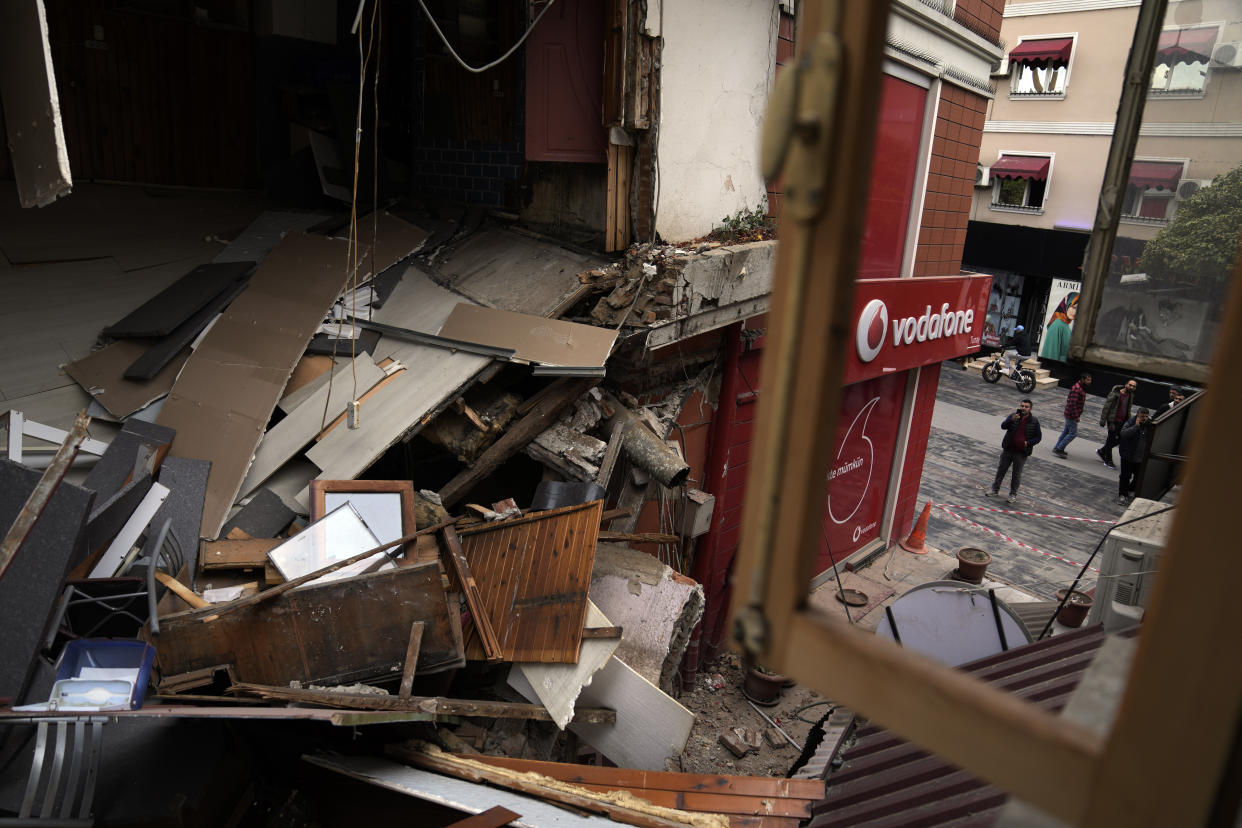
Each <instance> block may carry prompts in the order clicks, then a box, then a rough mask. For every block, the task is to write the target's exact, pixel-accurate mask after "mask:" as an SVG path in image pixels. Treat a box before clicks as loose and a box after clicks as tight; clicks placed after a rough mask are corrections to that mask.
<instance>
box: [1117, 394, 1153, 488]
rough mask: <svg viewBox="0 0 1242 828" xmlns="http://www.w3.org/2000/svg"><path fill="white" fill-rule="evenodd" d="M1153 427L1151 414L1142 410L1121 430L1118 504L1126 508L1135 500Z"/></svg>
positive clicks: (1118, 449) (1144, 409)
mask: <svg viewBox="0 0 1242 828" xmlns="http://www.w3.org/2000/svg"><path fill="white" fill-rule="evenodd" d="M1150 427H1151V412H1150V411H1148V410H1147V409H1146V408H1140V409H1139V410H1138V412H1137V413H1136V414H1135V415H1134V416H1133V417H1131V418H1130V421H1129V422H1128V423H1126V424H1125V425H1124V426H1122V428H1121V437H1120V440H1119V441H1118V443H1117V453H1118V454H1120V455H1121V475H1120V478H1119V479H1118V481H1117V502H1118V503H1119V504H1120V505H1122V506H1125V505H1127V504H1129V502H1130V501H1131V500H1133V499H1134V489H1135V484H1136V483H1137V482H1138V473H1139V469H1141V468H1142V467H1143V455H1145V454H1146V453H1147V430H1148V429H1149V428H1150Z"/></svg>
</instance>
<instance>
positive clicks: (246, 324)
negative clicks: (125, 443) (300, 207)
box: [158, 233, 346, 538]
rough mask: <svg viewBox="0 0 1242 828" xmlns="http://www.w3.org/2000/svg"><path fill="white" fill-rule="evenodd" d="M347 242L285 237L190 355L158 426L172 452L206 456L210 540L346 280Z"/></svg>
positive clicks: (206, 511) (205, 529)
mask: <svg viewBox="0 0 1242 828" xmlns="http://www.w3.org/2000/svg"><path fill="white" fill-rule="evenodd" d="M345 248H346V242H343V241H341V240H339V239H329V238H325V237H322V236H311V235H307V234H304V233H291V234H289V235H287V236H285V237H284V238H283V239H281V241H280V242H279V243H278V244H277V245H276V246H275V247H274V248H273V249H272V252H271V253H270V254H269V255H268V257H267V258H266V259H265V260H264V261H263V263H262V264H261V265H259V268H258V269H257V270H256V271H255V273H254V275H253V276H251V278H250V282H249V284H248V285H247V287H246V289H245V290H244V291H242V293H241V295H239V296H238V297H237V299H235V300H234V301H233V303H232V304H231V305H230V306H229V307H228V309H227V310H226V311H225V312H224V314H223V315H222V316H221V317H220V318H219V319H218V320H217V322H216V324H215V325H213V326H212V327H211V329H210V330H209V331H208V332H207V335H206V336H205V337H204V338H203V340H202V342H201V343H200V344H199V346H198V349H197V350H195V352H194V353H193V354H192V355H191V357H190V358H189V359H188V360H187V361H186V363H185V366H184V367H183V368H182V371H181V375H180V376H179V377H178V378H177V381H176V383H174V385H173V388H172V391H171V392H170V393H169V395H168V400H167V401H166V402H165V403H164V409H163V411H162V412H161V413H160V416H159V419H158V422H159V424H160V425H164V426H168V427H170V428H174V429H176V430H177V437H176V439H175V440H174V441H173V445H172V452H171V453H172V455H173V456H174V457H188V458H194V459H199V460H209V461H211V474H210V476H209V477H208V480H207V496H206V501H205V503H204V505H203V521H202V527H201V532H202V536H203V537H206V538H215V537H216V536H217V535H218V534H219V531H220V527H221V525H222V524H223V523H224V519H225V516H226V515H227V514H228V511H229V507H230V506H232V504H233V502H234V500H236V498H237V492H238V489H239V488H240V487H241V484H242V481H243V480H244V479H245V476H246V472H247V470H248V469H249V467H250V463H251V460H252V459H253V457H254V453H255V448H256V447H257V446H258V444H259V441H260V439H261V438H262V436H263V431H264V429H266V428H267V422H268V419H269V418H270V417H271V415H272V410H273V409H274V408H275V407H276V401H277V400H278V399H279V398H280V396H281V393H282V392H283V391H284V387H285V383H286V382H287V381H288V379H289V375H290V374H291V373H292V372H293V367H294V366H295V365H296V364H297V361H298V360H299V359H300V358H301V356H302V353H303V352H304V351H305V350H306V345H307V343H308V342H310V339H311V336H312V335H313V334H314V331H315V329H316V328H317V327H318V326H319V323H320V321H322V319H323V316H324V314H325V312H326V311H327V309H328V308H329V307H330V306H331V305H332V303H333V301H335V300H336V298H337V296H338V295H339V294H340V291H341V288H342V287H343V285H344V283H345V273H344V268H343V263H344V261H345V252H346V251H345Z"/></svg>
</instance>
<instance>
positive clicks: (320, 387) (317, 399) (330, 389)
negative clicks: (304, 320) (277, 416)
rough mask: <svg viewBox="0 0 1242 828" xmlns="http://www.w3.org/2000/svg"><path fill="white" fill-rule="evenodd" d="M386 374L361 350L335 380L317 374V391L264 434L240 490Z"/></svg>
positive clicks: (262, 478) (246, 490) (256, 483)
mask: <svg viewBox="0 0 1242 828" xmlns="http://www.w3.org/2000/svg"><path fill="white" fill-rule="evenodd" d="M384 376H385V374H384V370H383V369H382V368H380V367H379V366H378V365H376V364H375V362H374V361H373V360H372V359H371V357H370V356H368V355H367V354H361V355H359V356H358V357H357V358H356V359H353V360H349V361H346V362H344V363H342V364H340V365H338V366H337V367H336V370H335V371H334V372H332V377H331V382H329V381H328V380H329V377H328V375H327V374H325V375H323V376H322V377H318V378H316V390H315V392H314V393H312V394H310V395H309V396H308V397H306V398H305V399H304V400H302V402H301V403H300V404H299V405H298V406H297V407H296V408H294V409H293V410H292V411H290V412H289V413H288V415H287V416H286V417H285V418H284V419H282V420H281V421H280V422H278V423H277V424H276V425H274V426H272V427H271V428H269V429H268V430H267V432H266V433H265V434H264V435H263V441H262V442H261V443H259V448H258V450H257V451H256V452H255V455H254V462H253V463H251V464H250V471H249V472H247V473H246V479H245V480H244V481H243V482H242V485H241V489H240V490H239V491H238V494H239V495H240V496H241V497H245V496H246V495H248V494H250V493H251V492H253V491H254V490H255V489H257V488H259V487H260V486H262V485H263V484H264V483H265V482H266V481H267V479H268V478H269V477H271V476H272V475H273V474H275V473H276V471H277V470H278V469H279V468H280V467H281V466H283V465H284V464H285V463H286V462H287V461H289V460H291V459H292V458H293V456H294V455H296V454H297V453H298V452H300V451H301V450H302V449H304V448H306V446H307V445H309V444H310V443H311V441H313V440H314V439H315V435H316V434H318V433H319V432H320V430H321V429H322V427H323V424H324V423H325V422H327V423H331V422H332V421H333V420H334V419H336V418H337V417H338V416H339V415H340V414H341V413H342V412H344V411H345V406H346V404H347V403H348V402H349V401H350V400H352V399H357V398H358V397H361V396H362V395H363V394H365V393H366V392H367V391H369V390H370V389H371V388H372V386H374V385H375V384H376V383H377V382H379V381H380V380H382V379H383V378H384ZM355 391H356V394H355ZM325 400H327V406H326V408H325V405H324V401H325ZM325 411H326V418H325ZM334 430H335V429H334ZM347 430H348V429H347Z"/></svg>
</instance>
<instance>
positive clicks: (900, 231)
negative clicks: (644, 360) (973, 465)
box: [683, 72, 991, 678]
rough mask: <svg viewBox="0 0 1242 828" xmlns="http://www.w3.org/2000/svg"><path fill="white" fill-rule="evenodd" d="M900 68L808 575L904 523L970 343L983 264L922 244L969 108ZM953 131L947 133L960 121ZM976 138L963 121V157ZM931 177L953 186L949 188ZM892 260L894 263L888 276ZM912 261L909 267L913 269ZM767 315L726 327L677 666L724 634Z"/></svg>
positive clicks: (966, 185) (951, 178) (982, 288)
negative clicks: (944, 390) (694, 587)
mask: <svg viewBox="0 0 1242 828" xmlns="http://www.w3.org/2000/svg"><path fill="white" fill-rule="evenodd" d="M911 81H912V77H911V74H910V73H908V72H904V73H897V74H890V75H887V76H886V77H885V79H884V87H883V96H882V100H881V105H880V116H879V117H880V120H879V124H878V127H879V128H878V132H877V137H876V147H875V162H874V165H873V172H872V182H871V191H870V193H869V196H868V200H867V204H866V209H867V217H866V222H865V231H864V234H863V238H862V247H861V255H860V264H859V270H858V282H857V284H856V288H855V299H854V309H853V316H852V319H853V324H854V337H853V341H852V347H851V348H850V349H849V352H848V354H847V355H846V357H845V358H846V366H845V380H844V381H845V388H844V389H843V391H842V400H841V409H840V411H839V417H838V423H837V430H836V443H835V446H836V449H835V451H834V453H833V459H832V465H831V467H830V469H829V472H828V480H827V481H826V495H825V500H824V512H823V531H822V533H821V541H820V545H819V549H818V559H817V565H816V572H817V573H819V574H818V576H817V577H816V579H815V583H816V584H818V583H820V582H822V581H823V580H825V579H826V578H827V577H829V576H830V574H831V572H832V570H833V567H834V566H840V565H842V564H843V563H844V562H845V561H846V560H847V559H850V558H862V557H864V556H866V555H868V554H869V553H870V552H871V551H873V550H876V549H882V548H885V547H886V546H887V545H889V544H890V543H895V542H896V541H897V540H898V539H900V538H901V537H904V535H905V534H906V533H908V532H909V530H910V528H911V527H912V525H913V523H914V519H915V516H916V512H917V509H918V507H919V504H918V503H917V499H918V490H919V484H920V480H921V478H922V472H923V461H924V455H925V453H926V450H927V444H928V438H929V436H930V432H931V418H932V411H933V408H934V406H935V397H936V389H937V385H938V383H939V379H940V365H941V362H942V361H944V360H949V359H954V358H956V357H959V356H964V355H967V354H971V353H974V352H976V351H978V350H979V349H980V347H981V344H982V334H983V329H984V316H985V314H986V311H987V299H988V294H989V291H990V290H991V277H990V276H978V275H961V274H960V267H959V266H958V265H955V264H953V262H954V261H956V262H957V263H960V261H961V258H960V257H961V245H960V240H959V239H958V238H957V237H956V236H954V237H953V243H952V244H947V245H946V244H930V243H927V244H925V241H926V240H928V239H932V238H935V239H937V240H938V241H944V240H947V239H948V238H949V237H950V236H949V231H948V230H942V229H941V228H940V227H939V226H937V224H938V223H945V224H951V223H952V222H957V221H958V220H959V219H960V223H961V225H962V228H961V231H962V233H961V235H962V236H964V230H965V220H966V215H967V213H968V210H969V197H970V192H971V186H972V184H973V180H963V181H960V182H959V181H958V180H957V179H958V178H961V176H956V174H954V175H949V174H934V171H936V170H941V171H942V172H943V171H947V170H949V169H950V166H949V163H948V160H947V159H948V157H949V156H950V155H953V154H957V155H965V154H966V152H967V150H965V149H962V148H960V147H955V146H954V140H953V139H949V138H948V137H947V135H948V134H950V131H949V130H948V129H946V128H945V127H944V121H945V119H946V118H947V117H961V118H962V119H963V120H965V119H967V118H969V117H973V113H974V112H975V111H977V110H978V109H980V107H979V106H978V104H977V103H976V102H972V101H971V100H970V99H968V98H967V96H966V95H965V94H964V93H962V92H961V91H960V90H955V89H951V88H948V87H947V86H945V85H943V84H941V85H939V86H938V87H937V86H936V85H934V84H933V85H932V86H930V87H929V86H925V85H923V84H922V83H914V82H911ZM933 90H934V92H933ZM981 126H982V125H981V124H979V127H981ZM953 132H955V133H956V134H957V135H958V136H959V139H958V142H959V143H960V142H961V140H962V139H964V137H965V133H964V132H963V131H962V130H961V129H957V130H954V131H953ZM979 137H980V136H979V134H978V132H974V131H973V130H972V134H971V136H970V142H971V143H973V149H974V153H975V155H976V156H977V153H978V138H979ZM942 155H943V156H944V158H943V159H942V158H941V156H942ZM955 163H956V162H955ZM952 169H954V170H956V169H957V167H956V166H955V167H952ZM963 169H964V167H963ZM963 175H965V173H964V172H963ZM940 189H944V190H946V192H949V191H952V193H953V195H952V197H951V198H950V197H949V196H946V195H944V194H942V193H940V192H938V190H940ZM917 205H921V208H919V209H917V210H916V206H917ZM933 207H941V208H946V209H942V210H935V209H933ZM912 212H913V214H912ZM959 213H960V215H959ZM954 232H956V231H954ZM929 257H930V259H931V260H932V261H928V259H929ZM937 259H938V260H940V261H936V260H937ZM936 272H938V273H940V274H943V273H946V272H947V273H952V274H954V275H951V276H941V275H933V274H934V273H936ZM899 273H901V274H906V275H904V276H903V277H902V278H891V277H893V276H895V275H896V274H899ZM915 274H917V275H918V277H919V278H912V277H914V276H915ZM877 277H888V278H877ZM767 324H768V320H767V317H766V315H765V316H759V317H754V318H751V319H748V320H745V321H744V322H741V323H737V324H735V325H734V326H732V327H731V328H729V329H727V331H726V332H725V343H724V344H725V356H724V360H723V365H724V371H723V374H722V379H721V385H720V391H719V399H718V404H717V408H716V411H715V414H714V416H713V417H712V422H711V424H710V434H709V436H708V438H707V447H706V448H707V455H706V462H705V463H704V467H703V473H702V482H703V484H702V486H701V488H703V489H704V490H705V491H708V492H711V493H712V494H714V495H715V496H716V505H715V510H714V512H713V517H712V525H711V528H710V530H709V531H708V533H707V534H705V535H704V536H703V537H701V538H699V539H698V545H697V548H696V550H695V555H694V560H693V564H692V568H691V571H690V573H689V574H690V576H691V577H692V578H694V579H695V580H696V581H698V582H699V583H700V584H702V585H703V588H704V592H705V597H706V608H705V611H704V616H703V620H702V623H701V624H700V626H699V628H698V630H697V631H696V632H697V634H696V636H695V637H694V638H693V639H692V641H691V643H690V646H689V648H688V649H687V655H686V659H685V661H684V663H683V668H684V670H683V676H685V677H686V678H690V677H692V676H693V673H694V672H695V671H697V669H698V668H699V665H700V664H705V663H707V662H709V661H710V660H711V659H712V658H714V657H715V655H716V654H717V652H718V650H719V649H720V648H721V647H722V646H723V645H724V644H725V643H726V639H727V630H726V624H727V617H728V605H729V597H730V596H729V579H730V576H731V574H732V570H733V565H734V560H735V558H736V555H737V547H738V541H739V539H740V535H741V520H742V508H743V501H744V498H745V491H746V482H747V479H748V477H749V463H750V459H751V447H752V444H753V438H754V430H755V425H756V417H755V415H756V412H757V409H758V403H759V399H760V397H761V396H762V383H763V377H762V376H761V374H760V362H761V361H762V360H761V357H762V353H763V348H764V343H765V340H766V335H765V334H766V326H767Z"/></svg>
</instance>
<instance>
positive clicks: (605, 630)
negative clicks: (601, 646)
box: [582, 627, 624, 640]
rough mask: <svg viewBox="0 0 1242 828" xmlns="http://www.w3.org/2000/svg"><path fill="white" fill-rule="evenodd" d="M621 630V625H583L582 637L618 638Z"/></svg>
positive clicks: (584, 638)
mask: <svg viewBox="0 0 1242 828" xmlns="http://www.w3.org/2000/svg"><path fill="white" fill-rule="evenodd" d="M623 632H624V630H623V629H622V628H621V627H584V628H583V630H582V638H583V640H586V639H588V638H620V637H621V635H622V633H623Z"/></svg>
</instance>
